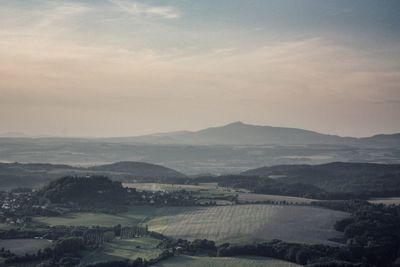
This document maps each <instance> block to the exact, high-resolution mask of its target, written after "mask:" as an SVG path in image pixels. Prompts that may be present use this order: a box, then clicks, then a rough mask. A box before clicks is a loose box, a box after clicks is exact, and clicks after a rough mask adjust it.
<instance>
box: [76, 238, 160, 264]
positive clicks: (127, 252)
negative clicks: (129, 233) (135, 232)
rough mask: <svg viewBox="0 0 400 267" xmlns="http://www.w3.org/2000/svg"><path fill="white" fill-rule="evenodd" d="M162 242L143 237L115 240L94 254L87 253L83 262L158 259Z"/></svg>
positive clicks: (105, 244)
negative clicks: (158, 246) (159, 246)
mask: <svg viewBox="0 0 400 267" xmlns="http://www.w3.org/2000/svg"><path fill="white" fill-rule="evenodd" d="M159 243H160V240H158V239H155V238H151V237H141V238H133V239H126V240H118V239H116V240H114V241H112V242H110V243H104V244H103V245H102V247H101V248H99V249H97V250H96V251H94V252H89V253H87V254H86V255H85V256H84V258H83V262H85V263H89V262H96V261H111V260H123V259H131V260H134V259H136V258H138V257H140V258H142V259H152V258H156V257H157V256H158V255H160V253H161V252H162V250H161V249H159V248H157V245H158V244H159Z"/></svg>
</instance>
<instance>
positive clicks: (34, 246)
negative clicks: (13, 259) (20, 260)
mask: <svg viewBox="0 0 400 267" xmlns="http://www.w3.org/2000/svg"><path fill="white" fill-rule="evenodd" d="M50 245H51V242H50V241H48V240H45V239H33V238H26V239H2V240H0V248H4V249H8V250H10V251H11V252H12V253H15V254H17V255H25V254H26V253H29V254H33V253H36V252H37V251H38V250H39V249H41V250H43V249H45V248H47V247H49V246H50Z"/></svg>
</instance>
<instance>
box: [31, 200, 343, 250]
mask: <svg viewBox="0 0 400 267" xmlns="http://www.w3.org/2000/svg"><path fill="white" fill-rule="evenodd" d="M346 216H347V213H344V212H338V211H333V210H328V209H322V208H316V207H308V206H285V205H264V204H262V205H261V204H260V205H234V206H213V207H155V206H152V207H135V208H134V209H132V210H130V211H129V212H126V213H120V214H117V215H110V214H102V213H75V214H72V215H71V216H68V217H42V218H38V219H37V220H38V221H40V222H42V223H47V224H49V225H90V224H92V225H99V226H112V225H116V224H121V225H132V224H135V223H139V222H142V223H144V224H147V225H148V226H149V229H150V230H152V231H156V232H160V233H162V234H164V235H167V236H172V237H176V238H183V239H189V240H193V239H196V238H199V239H204V238H206V239H210V240H215V241H217V242H227V241H230V242H247V241H257V240H270V239H275V238H276V239H282V240H286V241H291V242H305V243H332V242H330V241H329V240H328V239H330V238H335V237H339V236H340V234H339V233H338V232H336V231H334V230H333V224H334V222H335V221H337V220H339V219H341V218H344V217H346Z"/></svg>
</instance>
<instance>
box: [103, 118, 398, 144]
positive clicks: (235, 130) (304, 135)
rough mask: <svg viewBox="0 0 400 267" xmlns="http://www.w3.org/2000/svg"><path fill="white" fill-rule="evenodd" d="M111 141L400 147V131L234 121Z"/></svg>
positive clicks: (111, 140) (109, 139)
mask: <svg viewBox="0 0 400 267" xmlns="http://www.w3.org/2000/svg"><path fill="white" fill-rule="evenodd" d="M105 140H107V141H110V142H128V143H129V142H130V143H152V144H188V145H321V144H324V145H368V146H374V145H376V146H380V145H384V146H400V134H393V135H376V136H372V137H367V138H355V137H341V136H337V135H329V134H321V133H318V132H314V131H309V130H303V129H297V128H285V127H272V126H258V125H251V124H245V123H242V122H234V123H230V124H228V125H225V126H220V127H212V128H207V129H204V130H200V131H195V132H190V131H182V132H172V133H163V134H153V135H145V136H138V137H120V138H107V139H105Z"/></svg>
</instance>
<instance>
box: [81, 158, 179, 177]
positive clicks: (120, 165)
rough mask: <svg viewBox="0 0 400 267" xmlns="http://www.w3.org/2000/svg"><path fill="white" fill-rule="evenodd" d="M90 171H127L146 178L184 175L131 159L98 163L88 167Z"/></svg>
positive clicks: (131, 174)
mask: <svg viewBox="0 0 400 267" xmlns="http://www.w3.org/2000/svg"><path fill="white" fill-rule="evenodd" d="M88 170H92V171H101V172H117V173H127V174H129V175H130V176H136V177H139V178H140V177H146V178H158V177H164V178H176V177H185V175H184V174H182V173H180V172H177V171H175V170H173V169H170V168H166V167H164V166H160V165H155V164H150V163H145V162H133V161H121V162H117V163H113V164H108V165H99V166H94V167H90V168H88Z"/></svg>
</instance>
